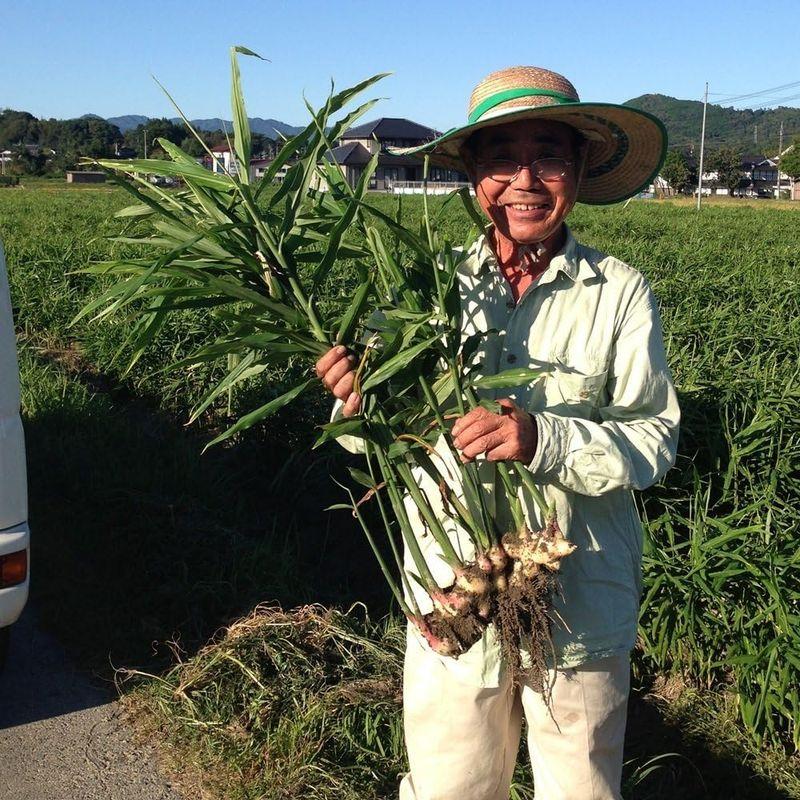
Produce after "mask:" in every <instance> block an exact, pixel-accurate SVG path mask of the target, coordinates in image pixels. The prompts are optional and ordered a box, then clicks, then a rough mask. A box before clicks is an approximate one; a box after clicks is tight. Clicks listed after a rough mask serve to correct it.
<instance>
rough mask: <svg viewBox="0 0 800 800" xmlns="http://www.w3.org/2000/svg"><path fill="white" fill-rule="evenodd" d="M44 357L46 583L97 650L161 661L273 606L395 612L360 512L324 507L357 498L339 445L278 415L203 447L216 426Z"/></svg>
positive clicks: (36, 409)
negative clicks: (293, 434)
mask: <svg viewBox="0 0 800 800" xmlns="http://www.w3.org/2000/svg"><path fill="white" fill-rule="evenodd" d="M37 359H38V361H39V363H38V364H36V365H34V367H32V368H30V369H23V384H25V382H26V381H27V382H29V384H30V385H24V398H25V400H24V404H25V406H26V415H25V432H26V445H27V451H28V472H29V496H30V501H29V506H30V524H31V531H32V579H31V596H32V601H33V603H34V604H35V606H36V608H37V610H38V612H39V614H40V616H41V618H42V619H43V621H44V623H45V624H46V625H47V627H48V628H49V629H50V630H52V631H54V632H55V633H56V635H58V637H59V638H60V639H61V641H62V642H63V643H64V644H65V646H67V648H68V649H69V650H70V651H71V652H72V653H73V654H74V655H76V656H77V657H78V658H79V660H80V661H81V662H82V663H85V664H88V665H91V666H92V667H93V668H94V669H95V670H96V671H99V672H100V673H102V674H103V675H105V676H106V677H108V676H109V675H110V674H111V673H112V672H113V667H116V666H125V667H138V668H142V669H146V670H151V669H152V670H155V669H158V667H159V666H163V665H164V664H165V663H167V662H169V661H172V659H173V653H172V652H170V651H171V650H177V651H178V652H180V653H183V652H188V653H192V652H193V651H194V650H196V648H197V647H198V646H200V645H202V644H204V643H205V642H206V641H207V639H208V638H209V637H210V636H211V635H212V634H213V633H214V632H215V631H216V630H217V629H219V627H220V626H222V625H225V624H226V623H228V622H230V621H231V620H233V619H235V618H237V617H240V616H243V615H245V614H247V613H248V612H249V611H250V610H251V609H252V608H253V607H254V606H255V605H257V604H258V603H264V602H272V603H280V604H281V605H282V606H283V607H285V608H290V607H293V606H295V605H298V604H304V603H310V602H318V603H325V604H334V605H339V606H345V607H347V606H349V605H350V604H352V603H354V602H356V601H362V602H366V603H369V604H370V606H371V607H374V608H376V609H378V610H379V611H378V612H376V613H380V612H381V610H385V609H386V603H387V595H388V591H386V592H384V590H383V582H382V580H380V579H379V572H378V569H377V567H376V566H375V559H374V556H373V555H372V554H371V552H370V551H369V549H368V547H367V546H366V543H365V542H364V540H363V534H362V533H361V531H360V530H359V529H357V527H356V525H355V520H353V519H352V517H351V516H350V515H349V514H347V513H345V512H341V511H339V512H326V511H325V510H324V509H325V507H327V506H328V505H330V504H331V503H334V502H339V501H341V499H342V493H341V490H340V489H339V488H338V487H336V486H335V485H334V484H333V482H332V481H331V478H330V474H331V473H333V474H334V475H337V474H338V475H341V474H342V473H344V474H345V475H346V471H345V467H344V464H345V461H346V456H347V454H345V453H344V451H341V450H340V448H338V447H337V446H336V445H330V446H328V447H326V448H322V449H321V450H320V451H315V452H313V453H311V452H309V448H308V444H309V441H310V439H311V438H312V437H310V436H309V437H306V439H305V440H297V439H290V438H288V435H287V431H288V430H289V429H290V426H289V425H288V422H289V421H290V420H287V419H283V420H281V419H276V421H275V423H274V425H273V426H272V427H271V429H270V430H268V431H267V432H266V433H264V434H262V435H261V436H255V435H254V436H250V437H249V438H247V439H246V440H244V441H242V442H239V443H238V444H237V446H235V447H227V448H225V447H217V448H214V449H212V450H210V451H208V452H206V453H205V454H203V453H202V450H203V447H204V445H205V444H206V443H207V442H208V441H209V439H210V438H212V436H213V434H212V433H211V432H209V431H203V430H200V429H198V428H194V427H192V428H187V427H185V426H184V425H183V424H181V422H180V421H177V420H175V419H173V418H172V417H171V416H170V415H168V414H165V413H163V412H160V411H159V410H158V409H156V408H154V407H152V406H148V405H147V403H146V402H144V401H141V400H139V399H136V398H133V397H131V396H130V395H129V394H127V393H126V392H125V391H124V390H122V389H116V388H114V387H113V385H112V384H111V383H110V382H106V381H103V380H101V379H99V378H98V376H96V375H86V374H78V375H70V374H66V375H64V374H63V368H62V366H61V365H60V364H56V365H54V364H53V363H51V362H49V361H47V360H46V359H43V358H42V357H41V356H37ZM37 370H38V371H37ZM42 370H46V371H47V375H44V376H43V374H42ZM54 370H55V371H56V373H55V374H60V375H61V377H62V382H61V383H60V384H59V383H58V382H57V381H53V380H52V378H53V375H54V372H53V371H54ZM34 384H35V385H34ZM51 384H52V385H51ZM48 387H50V388H48ZM310 433H313V432H310ZM167 641H171V642H173V644H172V645H171V646H170V647H167V646H165V645H164V644H163V643H164V642H167Z"/></svg>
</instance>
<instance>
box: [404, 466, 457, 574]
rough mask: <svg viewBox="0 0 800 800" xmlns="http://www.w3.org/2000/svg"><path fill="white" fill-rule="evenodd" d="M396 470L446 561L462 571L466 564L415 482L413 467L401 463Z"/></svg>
mask: <svg viewBox="0 0 800 800" xmlns="http://www.w3.org/2000/svg"><path fill="white" fill-rule="evenodd" d="M396 469H397V474H398V475H399V476H400V479H401V480H402V481H403V483H404V484H405V487H406V490H407V491H408V493H409V494H410V495H411V499H412V500H413V501H414V504H415V505H416V507H417V508H418V509H419V512H420V514H422V517H423V519H424V520H425V522H426V523H427V525H428V528H429V529H430V532H431V535H432V536H433V538H434V539H435V540H436V544H438V545H439V547H440V548H441V550H442V556H443V557H444V560H445V561H446V562H447V564H448V565H449V566H450V567H452V568H453V569H460V568H461V567H463V566H464V563H463V562H462V560H461V558H460V557H459V555H458V553H456V551H455V549H454V547H453V543H452V542H451V541H450V537H449V536H448V535H447V533H446V531H445V529H444V528H443V527H442V523H441V522H439V520H438V519H437V518H436V514H435V513H434V512H433V509H432V508H431V505H430V503H429V502H428V498H427V497H425V493H424V492H423V491H422V490H421V489H420V488H419V486H418V485H417V482H416V481H415V480H414V475H413V473H412V472H411V467H409V466H408V464H404V463H399V464H397V465H396Z"/></svg>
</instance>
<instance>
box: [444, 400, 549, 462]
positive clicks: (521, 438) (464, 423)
mask: <svg viewBox="0 0 800 800" xmlns="http://www.w3.org/2000/svg"><path fill="white" fill-rule="evenodd" d="M497 402H498V403H499V404H500V405H501V406H502V409H503V410H502V413H500V414H493V413H492V412H491V411H488V410H487V409H485V408H483V407H481V406H478V408H474V409H472V411H470V412H469V414H466V415H465V416H463V417H461V418H460V419H457V420H456V424H455V425H453V444H454V445H455V446H456V448H457V449H458V450H460V451H461V460H462V461H463V462H465V463H466V462H468V461H472V460H473V459H474V458H475V456H477V455H479V454H480V453H486V458H487V459H488V460H489V461H521V462H523V463H524V464H529V463H530V462H531V461H532V460H533V456H534V454H535V453H536V444H537V441H536V439H537V430H536V423H535V422H534V419H533V417H532V416H531V415H530V414H528V413H527V412H525V411H523V410H522V409H521V408H520V407H519V406H518V405H517V404H516V403H515V402H514V401H513V400H507V399H502V400H498V401H497Z"/></svg>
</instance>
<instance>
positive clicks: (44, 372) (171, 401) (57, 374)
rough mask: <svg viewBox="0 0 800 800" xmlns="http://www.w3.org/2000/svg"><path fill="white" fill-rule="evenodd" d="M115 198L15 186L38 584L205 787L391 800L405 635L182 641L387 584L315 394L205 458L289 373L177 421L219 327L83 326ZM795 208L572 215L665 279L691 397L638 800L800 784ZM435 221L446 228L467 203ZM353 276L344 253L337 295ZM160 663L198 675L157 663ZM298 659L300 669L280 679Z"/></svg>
mask: <svg viewBox="0 0 800 800" xmlns="http://www.w3.org/2000/svg"><path fill="white" fill-rule="evenodd" d="M374 202H375V203H376V204H384V205H386V206H387V207H388V206H389V204H390V202H391V200H390V198H388V197H383V196H375V198H374ZM436 202H437V203H438V202H440V201H438V200H437V201H436ZM124 205H127V197H126V196H125V195H124V194H122V193H121V192H119V191H118V190H113V189H109V188H108V187H102V188H99V189H95V188H92V187H81V188H80V189H75V188H72V189H70V190H68V191H66V190H59V188H58V186H54V185H52V184H40V185H37V186H33V187H29V188H26V189H13V190H11V189H8V190H0V239H2V241H3V242H4V245H5V248H6V254H7V259H8V264H9V277H10V282H11V291H12V300H13V303H14V307H15V313H16V318H17V327H18V330H19V334H20V335H19V342H20V362H21V370H22V379H23V406H24V409H23V410H24V414H25V422H26V435H27V441H28V451H29V471H30V500H31V512H30V515H31V528H32V531H33V565H34V566H33V570H34V581H33V586H32V591H33V595H34V598H35V599H36V600H37V602H38V605H39V607H40V609H41V610H42V612H43V613H44V614H45V615H46V617H47V620H48V622H49V624H50V625H51V626H52V628H53V629H54V630H55V631H57V632H58V633H59V634H60V636H61V637H62V638H63V639H64V640H65V641H66V642H67V643H68V644H69V645H70V646H71V647H72V648H73V649H74V651H75V652H76V653H78V654H79V656H80V657H82V658H83V659H85V660H86V661H87V662H88V663H91V664H94V665H96V666H100V667H101V668H102V667H103V666H105V667H107V665H108V664H109V662H110V663H112V664H113V665H114V666H118V667H131V668H138V669H141V670H144V671H148V672H151V673H156V674H159V675H161V676H162V678H161V679H159V680H152V681H144V682H143V683H140V684H139V686H140V688H139V689H138V691H137V692H136V693H134V694H135V697H136V698H138V706H137V707H139V708H149V709H150V712H151V713H144V712H142V713H143V720H144V721H145V723H146V724H147V725H149V726H150V727H151V728H157V729H158V730H160V731H161V732H162V733H163V734H164V735H165V736H166V737H167V738H168V739H169V741H171V742H172V743H173V745H175V746H176V747H177V749H176V750H174V751H173V752H174V753H176V754H177V755H175V758H176V759H177V763H179V764H180V765H181V766H182V767H184V768H185V765H186V764H187V763H189V762H191V763H194V764H195V765H197V767H196V769H195V770H194V771H192V773H191V774H192V775H193V776H194V777H193V778H192V780H195V781H196V782H197V781H208V780H209V778H208V775H211V774H215V775H217V779H216V780H217V782H218V784H219V785H218V786H217V788H216V791H217V792H218V794H220V796H222V795H224V796H226V797H234V796H236V797H253V796H260V794H259V792H264V791H266V789H265V787H267V786H270V787H272V788H273V789H276V788H280V791H275V793H274V794H272V795H266V796H274V797H282V798H283V797H285V798H295V797H298V798H299V797H319V798H329V797H330V798H349V797H356V796H359V797H363V798H369V797H376V798H377V797H384V796H390V791H391V786H392V785H394V781H395V776H396V773H397V772H398V771H400V770H401V769H402V748H401V739H400V735H399V722H398V720H399V715H398V708H399V706H398V700H397V678H398V674H399V668H400V662H399V655H398V653H399V649H398V648H399V644H398V629H397V624H396V623H391V622H389V623H386V624H380V625H377V626H375V625H373V623H368V622H365V621H364V618H363V613H362V612H361V611H358V612H355V613H354V615H352V616H351V617H340V616H337V615H334V616H330V615H325V614H323V613H321V612H320V613H311V612H310V611H307V612H305V614H304V615H299V616H297V615H296V616H290V617H285V616H283V615H281V614H278V613H277V612H273V613H269V614H261V615H260V616H258V617H256V618H253V619H251V620H250V621H249V622H248V623H246V624H240V625H238V626H236V627H234V628H233V630H232V632H231V633H229V634H228V636H227V637H226V638H223V643H222V645H217V646H212V647H209V648H206V649H205V650H203V651H202V652H200V653H199V654H198V655H196V656H195V654H196V653H197V651H198V650H199V648H200V647H201V646H202V645H203V644H204V643H205V642H206V641H207V639H208V637H209V636H210V635H211V634H212V633H213V632H214V631H215V630H217V629H218V628H219V627H220V626H221V625H225V624H228V623H230V622H231V621H232V620H234V619H236V618H238V617H244V616H246V615H247V614H248V613H249V612H250V611H251V610H252V609H253V608H254V607H255V606H256V604H257V603H259V602H265V601H276V602H279V603H280V604H281V605H282V607H283V608H291V607H294V606H296V605H298V604H303V603H311V602H317V603H322V604H324V605H325V606H327V607H336V608H339V609H346V608H348V607H350V606H351V605H352V604H353V603H356V602H363V603H365V604H366V606H367V608H368V609H369V612H370V617H371V618H372V619H380V618H381V617H383V615H384V614H385V613H386V612H387V611H389V610H390V604H389V598H388V591H386V590H384V588H383V583H382V579H381V578H380V576H379V573H378V570H377V568H376V567H375V565H374V564H373V558H372V555H371V554H370V553H369V551H368V548H367V547H366V546H365V545H364V543H363V542H362V540H361V534H360V533H359V531H357V530H356V526H355V525H354V524H353V522H354V521H353V520H352V519H350V518H349V515H343V514H341V513H339V514H338V515H332V514H326V513H325V512H324V511H323V509H324V507H325V506H327V505H329V504H330V503H331V502H336V501H337V500H338V499H340V496H339V494H338V490H337V489H336V487H335V486H334V485H333V483H332V481H331V480H330V475H333V476H334V477H337V478H338V479H343V476H344V475H345V474H346V469H345V467H346V465H347V464H348V463H351V462H350V461H348V459H349V456H347V454H345V453H343V452H341V451H340V450H339V449H337V448H336V447H335V446H330V447H328V448H327V449H326V448H322V449H321V450H319V451H314V452H313V453H311V452H310V450H309V445H310V442H311V441H312V440H313V438H314V427H313V426H314V424H315V423H319V422H321V421H324V420H325V417H326V413H327V408H328V400H327V399H326V398H325V397H324V396H323V395H322V392H321V391H320V392H319V393H318V394H317V395H316V396H314V397H313V398H312V399H310V400H309V401H308V402H307V403H306V404H305V405H304V406H303V407H302V408H300V409H292V410H289V411H285V412H284V413H281V414H280V415H279V416H277V417H276V418H275V419H273V420H272V421H271V422H270V424H269V425H268V426H266V427H264V428H262V429H259V430H254V431H250V432H248V433H247V435H245V436H242V437H240V438H239V440H237V441H236V443H235V445H234V446H230V447H225V448H217V449H214V450H211V451H209V452H207V453H206V454H205V455H203V456H201V455H200V452H201V450H202V447H203V444H204V442H206V441H207V440H208V439H209V438H211V434H212V432H214V431H218V430H219V429H220V428H221V426H222V425H224V424H225V421H226V419H227V418H228V417H229V416H230V415H231V414H235V413H236V411H237V409H244V408H251V407H253V406H254V405H255V404H256V402H259V404H260V403H261V402H264V400H263V398H264V397H270V396H273V395H275V394H277V393H279V392H280V385H281V381H284V380H286V379H287V378H289V377H291V376H287V375H286V374H284V373H282V372H280V371H275V372H273V373H270V374H269V375H268V376H267V377H266V379H263V380H260V381H259V382H257V383H253V384H252V385H249V386H247V387H245V388H244V389H243V390H241V391H239V392H237V393H236V395H235V396H233V397H231V398H227V399H226V401H225V402H223V403H221V404H220V405H219V406H218V407H216V408H215V409H213V410H212V411H210V412H209V413H207V414H206V415H205V416H204V418H203V419H202V420H201V422H200V423H199V424H198V425H196V426H194V427H192V428H186V427H185V425H184V422H185V420H186V419H187V416H188V409H189V408H190V407H191V406H192V405H193V403H194V402H195V401H196V400H197V398H198V396H199V395H200V392H201V389H202V387H203V385H204V383H205V381H206V380H207V379H208V377H209V373H210V372H213V370H214V369H216V368H215V367H214V366H211V367H209V368H208V371H206V372H195V373H193V374H192V375H191V376H187V375H186V374H180V375H179V374H177V373H176V374H172V373H170V372H168V371H163V369H162V368H163V367H165V366H167V365H168V364H170V363H171V362H173V361H175V360H176V359H177V358H179V357H180V356H181V355H183V354H185V353H186V352H188V351H189V350H190V349H191V348H192V347H193V346H196V345H197V344H198V343H199V342H201V341H203V340H204V338H205V337H207V336H208V335H209V325H211V324H212V323H210V322H209V320H208V318H207V317H205V316H204V315H203V314H201V313H200V312H192V313H189V312H187V313H185V314H184V315H183V316H182V317H181V318H179V319H175V320H174V321H173V322H172V323H170V326H169V327H168V328H167V329H166V330H165V331H164V332H163V333H162V334H161V335H160V336H159V338H158V340H157V341H156V342H155V343H154V346H153V348H152V349H151V351H150V352H149V353H148V354H147V355H146V357H145V358H144V359H142V361H140V362H139V363H138V364H137V365H136V367H135V368H134V369H133V370H131V371H130V372H129V373H126V372H125V366H126V357H125V356H126V348H127V346H126V335H127V334H128V333H129V332H130V324H129V323H128V322H126V321H124V320H121V319H118V320H116V321H115V324H114V325H109V324H104V325H97V324H94V325H93V324H91V323H88V322H87V323H84V322H81V323H80V324H78V325H76V326H74V327H70V321H71V320H72V318H73V316H74V315H75V313H76V312H77V311H78V310H79V308H80V307H81V306H82V305H83V303H85V302H86V300H87V299H88V298H89V297H90V296H91V295H92V293H96V292H97V286H96V284H93V282H92V281H91V280H90V279H88V278H87V277H85V276H80V275H76V274H74V271H75V270H77V269H80V268H81V267H82V266H84V265H85V264H86V263H87V262H89V261H92V260H101V259H105V258H108V257H110V255H111V254H112V253H113V254H115V255H117V254H119V253H120V252H122V251H123V250H122V249H123V248H126V247H130V245H125V244H115V243H111V242H110V241H109V240H108V238H107V237H109V236H113V235H117V234H119V233H120V232H121V231H122V223H121V222H120V221H118V220H113V219H111V215H112V213H113V211H114V210H116V209H118V208H121V207H122V206H124ZM799 205H800V204H795V206H799ZM406 206H407V208H406V211H407V212H408V213H409V214H410V215H412V216H413V215H414V214H419V213H420V204H419V203H418V202H408V203H407V204H406ZM799 212H800V208H796V207H794V206H792V205H791V204H785V205H781V206H776V205H773V204H769V203H754V204H750V205H745V204H739V203H736V202H728V203H721V204H714V203H707V204H705V205H704V208H703V210H702V212H701V214H699V215H698V214H697V213H696V212H695V210H694V208H693V206H692V205H691V204H681V203H672V202H663V203H659V202H632V203H629V204H628V205H627V206H615V207H611V208H587V207H579V208H577V209H576V211H575V212H574V213H573V215H572V217H571V224H572V226H573V229H574V231H575V233H576V235H577V236H578V238H579V239H581V240H582V241H584V242H586V243H587V244H591V245H594V246H596V247H598V248H600V249H602V250H605V251H607V252H609V253H611V254H613V255H615V256H617V257H618V258H620V259H622V260H624V261H626V262H627V263H629V264H631V265H633V266H635V267H636V268H638V269H640V270H641V271H642V272H643V273H644V274H645V276H646V277H647V278H648V279H649V280H650V281H651V283H652V285H653V288H654V290H655V292H656V295H657V296H658V298H659V302H660V310H661V315H662V319H663V323H664V329H665V337H666V343H667V348H668V354H669V359H670V364H671V367H672V370H673V375H674V378H675V382H676V386H677V388H678V391H679V398H680V402H681V408H682V412H683V422H682V430H681V440H680V445H679V455H678V461H677V464H676V467H675V469H673V470H672V471H671V472H670V473H669V475H668V476H667V478H666V479H665V481H664V482H663V483H662V484H661V485H659V486H657V487H654V488H653V489H652V490H649V491H648V492H646V493H645V494H644V496H643V497H642V498H641V512H642V516H643V519H644V520H645V525H644V528H645V530H644V535H645V564H644V568H645V596H644V604H643V610H642V617H641V626H640V646H639V649H638V650H637V653H636V658H635V666H636V672H637V679H638V686H639V689H640V691H639V692H638V693H637V695H636V696H635V698H634V702H633V703H632V710H631V735H629V747H628V750H629V757H630V763H629V764H628V766H627V768H626V776H627V789H626V792H627V794H626V796H627V797H629V798H633V797H637V798H644V797H662V796H663V797H667V796H670V797H720V798H722V797H726V798H727V797H741V798H756V797H765V798H781V797H793V798H800V780H798V778H797V774H798V766H800V765H798V762H797V758H796V756H792V755H791V754H792V753H793V752H795V751H796V750H797V747H798V745H800V694H799V692H800V689H798V687H799V686H800V638H798V633H797V631H798V610H799V609H798V600H799V598H800V578H798V574H800V573H799V572H798V569H797V567H798V566H800V564H798V562H799V561H800V555H798V553H800V550H798V534H797V530H798V523H800V414H798V409H800V368H799V367H798V352H800V277H799V276H798V269H800V263H798V262H800V255H798V253H800V213H799ZM448 214H449V216H448V218H447V219H446V223H445V227H446V228H447V230H448V231H449V232H450V233H451V235H452V239H453V241H454V242H458V241H459V240H461V239H462V238H463V236H464V233H465V231H466V227H467V221H466V218H465V217H464V216H463V215H462V214H461V213H460V212H457V211H453V212H450V211H448ZM352 285H353V278H352V276H351V275H350V274H349V273H348V271H347V266H346V265H343V266H342V267H341V269H340V270H339V271H338V272H337V273H336V275H335V279H334V280H333V281H332V282H331V285H330V286H329V288H328V291H329V292H342V291H348V290H349V288H350V287H351V286H352ZM305 368H307V365H301V364H297V365H295V366H293V367H292V370H293V371H296V370H301V369H305ZM169 640H172V641H173V642H174V643H173V645H172V646H171V647H170V646H167V645H160V646H158V647H157V648H156V650H155V651H154V650H153V649H152V647H151V645H152V643H153V642H167V641H169ZM312 644H313V646H312ZM173 651H177V653H179V654H180V657H181V658H182V659H184V660H185V663H183V664H181V665H179V666H177V667H175V668H172V669H170V664H172V663H173V662H174V653H173ZM298 662H299V663H302V664H304V665H305V669H304V670H303V671H300V672H299V673H298V674H296V675H293V676H292V681H286V680H285V679H284V680H279V678H282V677H283V678H285V676H286V674H287V671H286V670H287V665H288V664H292V665H294V664H297V663H298ZM645 698H647V699H645ZM659 698H660V699H659ZM669 753H678V755H667V754H669ZM657 756H664V757H663V758H661V759H660V760H659V761H656V762H654V763H652V764H651V765H650V766H651V767H654V768H656V769H654V770H653V771H652V772H648V770H649V767H648V766H647V764H648V762H649V761H650V760H651V759H652V758H653V757H657ZM203 776H206V777H203ZM279 776H283V777H281V779H280V780H281V782H280V783H278V782H277V781H278V777H279ZM518 777H519V780H520V782H523V783H524V781H525V773H524V772H522V771H521V772H520V773H519V776H518ZM517 791H518V796H519V797H526V796H527V795H526V794H525V792H524V790H523V789H518V790H517ZM293 792H294V793H293Z"/></svg>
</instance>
